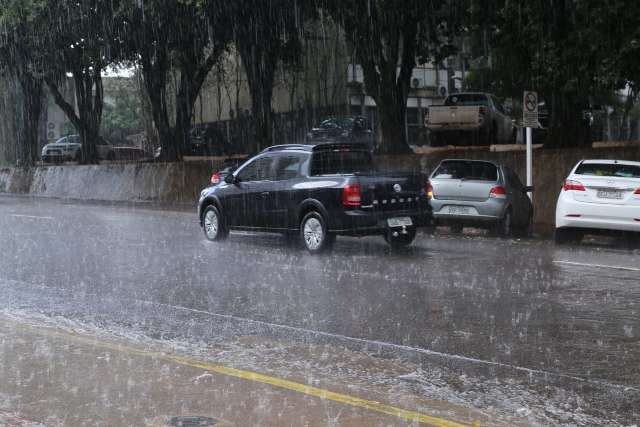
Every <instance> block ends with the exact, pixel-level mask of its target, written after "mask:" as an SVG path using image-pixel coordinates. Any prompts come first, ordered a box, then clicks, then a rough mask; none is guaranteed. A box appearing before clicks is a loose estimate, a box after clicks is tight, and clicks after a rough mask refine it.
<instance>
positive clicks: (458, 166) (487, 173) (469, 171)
mask: <svg viewBox="0 0 640 427" xmlns="http://www.w3.org/2000/svg"><path fill="white" fill-rule="evenodd" d="M433 178H437V179H472V180H475V181H492V182H493V181H497V180H498V168H497V167H496V166H495V165H493V164H491V163H485V162H460V161H453V162H442V163H441V164H440V166H438V169H436V171H435V173H434V174H433Z"/></svg>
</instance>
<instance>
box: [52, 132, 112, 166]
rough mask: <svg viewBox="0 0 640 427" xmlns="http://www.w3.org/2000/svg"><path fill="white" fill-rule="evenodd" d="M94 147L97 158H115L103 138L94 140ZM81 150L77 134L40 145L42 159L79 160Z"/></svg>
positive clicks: (53, 160) (109, 145)
mask: <svg viewBox="0 0 640 427" xmlns="http://www.w3.org/2000/svg"><path fill="white" fill-rule="evenodd" d="M96 149H97V151H98V158H99V159H100V160H114V159H115V152H114V150H113V147H112V146H111V144H109V143H108V142H107V141H106V140H105V139H104V138H102V137H99V138H98V140H97V141H96ZM81 151H82V144H81V141H80V136H79V135H68V136H63V137H62V138H60V139H58V140H57V141H56V142H52V143H50V144H47V145H45V146H44V147H42V161H43V162H56V161H65V160H74V161H79V160H80V153H81Z"/></svg>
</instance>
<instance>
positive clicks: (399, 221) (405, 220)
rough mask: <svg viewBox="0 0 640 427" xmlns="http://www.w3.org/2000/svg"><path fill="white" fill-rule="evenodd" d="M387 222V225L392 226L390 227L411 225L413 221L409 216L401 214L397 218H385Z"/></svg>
mask: <svg viewBox="0 0 640 427" xmlns="http://www.w3.org/2000/svg"><path fill="white" fill-rule="evenodd" d="M387 224H388V225H389V227H392V228H395V227H408V226H410V225H413V221H411V218H409V217H408V216H403V217H399V218H389V219H388V220H387Z"/></svg>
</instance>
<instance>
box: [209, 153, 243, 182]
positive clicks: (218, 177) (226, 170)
mask: <svg viewBox="0 0 640 427" xmlns="http://www.w3.org/2000/svg"><path fill="white" fill-rule="evenodd" d="M247 160H249V158H248V157H242V158H234V157H231V158H228V159H224V160H223V161H222V167H221V168H220V170H217V171H215V172H214V173H213V174H211V185H216V184H219V183H221V182H222V181H224V179H225V178H226V176H227V175H229V174H230V173H232V172H233V171H235V170H236V169H238V167H240V166H241V165H242V164H243V163H244V162H246V161H247Z"/></svg>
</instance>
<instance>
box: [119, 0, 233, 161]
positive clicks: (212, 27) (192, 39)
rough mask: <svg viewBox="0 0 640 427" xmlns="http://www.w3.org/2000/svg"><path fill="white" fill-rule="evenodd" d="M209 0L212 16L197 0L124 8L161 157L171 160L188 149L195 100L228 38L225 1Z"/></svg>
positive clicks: (128, 40) (132, 4) (131, 4)
mask: <svg viewBox="0 0 640 427" xmlns="http://www.w3.org/2000/svg"><path fill="white" fill-rule="evenodd" d="M211 3H212V5H211V8H212V10H213V12H210V13H209V15H208V17H209V19H207V18H206V17H205V15H204V13H203V11H202V9H201V8H200V6H199V4H198V2H197V1H195V0H181V1H175V0H147V1H145V2H134V1H133V0H129V1H128V2H127V6H126V8H124V9H123V17H124V19H125V22H126V24H127V25H126V33H125V34H124V35H123V37H124V38H125V42H126V44H127V46H128V50H129V53H130V54H129V57H130V59H133V60H136V61H137V62H138V63H139V64H140V67H141V72H142V76H143V82H144V87H145V89H146V92H147V95H148V97H149V101H150V104H151V111H152V115H153V120H154V123H155V126H156V128H157V131H158V135H159V138H160V145H161V147H162V157H163V158H164V159H165V160H168V161H175V160H181V159H182V156H183V155H184V154H185V153H186V149H187V142H188V138H189V130H190V126H191V120H192V118H193V106H194V104H195V101H196V99H197V98H198V95H199V94H200V91H201V89H202V85H203V84H204V81H205V79H206V77H207V75H208V74H209V72H210V71H211V69H212V68H213V66H214V65H215V64H216V62H218V60H219V59H220V57H221V55H222V53H223V52H224V51H225V49H226V46H227V43H228V39H229V34H230V33H229V31H230V26H229V24H228V23H227V22H226V21H225V19H226V16H225V17H223V16H222V15H221V12H222V11H223V10H224V9H223V3H224V2H222V0H212V1H211ZM171 70H173V71H175V73H176V75H177V82H176V91H175V94H171V95H173V96H171V95H170V94H168V93H167V89H168V87H169V85H168V79H169V73H170V71H171ZM172 101H174V106H175V108H174V111H175V116H174V118H173V120H171V118H170V113H171V102H172ZM172 122H173V125H172Z"/></svg>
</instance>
